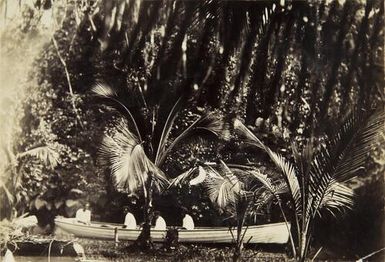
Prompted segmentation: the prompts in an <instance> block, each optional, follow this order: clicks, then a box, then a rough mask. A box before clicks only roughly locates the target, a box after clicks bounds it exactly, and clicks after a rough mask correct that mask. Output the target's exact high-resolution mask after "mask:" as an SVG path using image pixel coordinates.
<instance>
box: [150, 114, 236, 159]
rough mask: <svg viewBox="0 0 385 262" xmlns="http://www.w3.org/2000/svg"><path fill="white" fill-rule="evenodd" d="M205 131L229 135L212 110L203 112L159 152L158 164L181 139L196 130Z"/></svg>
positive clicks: (224, 135)
mask: <svg viewBox="0 0 385 262" xmlns="http://www.w3.org/2000/svg"><path fill="white" fill-rule="evenodd" d="M202 130H203V131H206V132H208V133H211V134H214V135H215V136H218V137H224V138H228V137H229V131H228V129H227V127H226V124H225V123H224V122H223V121H222V120H221V119H220V118H219V117H218V116H217V115H216V114H215V113H213V112H211V113H208V114H205V115H203V116H201V117H199V118H198V119H197V120H195V121H194V122H193V123H192V124H191V125H190V126H189V127H187V128H186V129H185V130H184V131H183V132H182V133H181V134H180V135H179V136H177V137H176V138H175V139H174V140H173V141H172V143H171V144H170V145H169V146H168V147H167V148H165V149H163V150H162V151H161V152H160V154H159V158H158V159H159V160H158V161H157V164H158V165H161V164H162V163H163V162H164V160H165V159H166V156H167V154H168V153H169V152H170V151H171V150H173V149H174V148H175V147H176V146H177V145H178V144H179V143H180V142H181V141H183V140H184V139H186V138H188V137H190V136H192V135H193V134H196V132H197V131H202Z"/></svg>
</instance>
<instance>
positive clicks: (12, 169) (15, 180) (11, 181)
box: [0, 146, 59, 219]
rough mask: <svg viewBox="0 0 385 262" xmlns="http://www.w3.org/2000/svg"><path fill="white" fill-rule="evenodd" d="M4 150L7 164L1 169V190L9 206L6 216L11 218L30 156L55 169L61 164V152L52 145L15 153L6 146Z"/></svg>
mask: <svg viewBox="0 0 385 262" xmlns="http://www.w3.org/2000/svg"><path fill="white" fill-rule="evenodd" d="M3 151H4V153H5V156H6V158H7V162H8V163H7V165H5V167H4V169H3V170H1V171H2V172H1V174H0V192H1V193H2V194H4V195H5V198H4V199H5V200H6V203H3V204H6V205H8V208H7V209H6V210H7V212H6V214H5V216H6V217H7V218H8V219H11V216H12V215H13V214H12V212H13V211H14V207H15V206H16V205H17V203H18V200H19V199H20V196H19V193H20V188H21V186H22V185H21V179H22V177H23V168H24V166H25V165H26V163H27V161H28V159H29V157H33V158H36V159H37V160H39V161H40V162H41V163H43V164H44V166H46V167H47V168H50V169H53V168H55V167H56V166H57V165H58V164H59V153H58V152H56V150H54V149H53V148H52V147H50V146H39V147H34V148H32V149H29V150H26V151H24V152H20V153H17V154H15V153H14V152H13V151H12V150H11V149H10V148H8V147H4V148H3Z"/></svg>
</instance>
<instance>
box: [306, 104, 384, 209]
mask: <svg viewBox="0 0 385 262" xmlns="http://www.w3.org/2000/svg"><path fill="white" fill-rule="evenodd" d="M384 117H385V114H384V111H376V112H374V113H373V114H372V115H371V116H370V117H369V118H367V120H366V121H365V120H364V119H363V118H362V116H359V115H352V116H351V117H349V118H348V119H347V120H346V121H345V122H344V123H343V125H342V126H341V128H340V130H339V131H338V132H336V133H335V134H334V135H333V136H331V137H330V138H329V139H328V140H327V141H326V143H325V144H323V145H321V148H320V150H319V151H318V152H317V154H316V156H315V157H314V160H313V163H312V168H311V172H310V181H309V186H310V188H309V194H310V195H311V196H312V198H311V200H312V203H310V204H311V205H310V204H309V206H308V208H307V212H308V215H307V216H315V215H316V214H317V213H318V212H319V210H320V208H321V207H322V206H323V203H324V199H325V198H327V194H328V192H329V191H330V190H331V189H330V187H331V186H332V185H333V184H334V183H335V182H336V181H337V182H343V181H346V180H347V179H349V178H351V177H353V176H354V175H355V172H356V171H357V170H359V169H360V168H362V167H363V165H364V164H365V161H366V159H367V157H368V155H369V152H370V150H371V149H372V146H373V144H374V143H375V142H376V141H377V138H378V136H379V135H380V131H381V130H382V129H383V126H384ZM331 203H332V202H331ZM347 204H348V202H347ZM348 206H349V205H348Z"/></svg>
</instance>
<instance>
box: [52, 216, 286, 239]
mask: <svg viewBox="0 0 385 262" xmlns="http://www.w3.org/2000/svg"><path fill="white" fill-rule="evenodd" d="M55 224H56V226H57V227H58V228H60V229H61V230H63V231H65V232H67V233H70V234H73V235H75V236H76V237H85V238H96V239H106V240H114V239H115V229H117V232H118V239H119V240H131V241H134V240H136V239H137V238H138V236H139V234H140V231H141V230H140V229H139V228H138V229H126V228H123V227H122V225H120V224H110V223H101V222H92V223H91V224H90V225H85V224H82V223H78V222H76V221H75V220H74V219H73V218H62V217H60V218H59V217H58V218H56V219H55ZM288 226H289V228H290V224H289V225H288ZM244 229H246V227H244ZM178 231H179V238H178V241H179V242H180V243H232V242H234V238H233V235H234V237H236V229H235V228H232V229H231V231H232V233H233V234H232V233H231V232H230V229H229V228H228V227H215V228H213V227H197V228H195V229H194V230H186V229H182V228H181V229H179V230H178ZM165 236H166V230H155V229H151V238H152V241H154V242H162V241H163V240H164V238H165ZM288 240H289V232H288V229H287V225H286V224H285V223H274V224H266V225H257V226H249V227H248V228H247V231H246V234H245V237H244V241H245V242H249V243H255V244H257V243H266V244H270V243H271V244H285V243H287V241H288Z"/></svg>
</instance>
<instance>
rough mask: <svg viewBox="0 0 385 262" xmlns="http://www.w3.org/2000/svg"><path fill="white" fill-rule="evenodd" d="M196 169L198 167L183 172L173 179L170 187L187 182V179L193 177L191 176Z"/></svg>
mask: <svg viewBox="0 0 385 262" xmlns="http://www.w3.org/2000/svg"><path fill="white" fill-rule="evenodd" d="M195 171H196V167H194V168H190V169H189V170H187V171H186V172H183V173H182V174H180V175H179V176H177V177H175V178H174V179H172V180H171V182H170V184H169V186H168V187H169V188H170V187H174V186H181V185H182V184H184V183H186V181H187V180H189V179H191V176H192V175H193V174H194V173H195Z"/></svg>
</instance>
